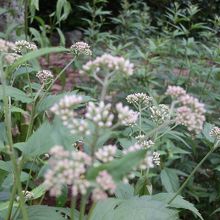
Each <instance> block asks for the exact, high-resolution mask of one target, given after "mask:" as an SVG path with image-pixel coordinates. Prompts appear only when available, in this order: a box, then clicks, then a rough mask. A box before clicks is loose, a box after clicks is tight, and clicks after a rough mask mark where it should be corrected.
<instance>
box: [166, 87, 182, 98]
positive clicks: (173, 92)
mask: <svg viewBox="0 0 220 220" xmlns="http://www.w3.org/2000/svg"><path fill="white" fill-rule="evenodd" d="M185 94H186V91H185V90H184V89H183V88H181V87H180V86H168V88H167V91H166V95H170V96H171V97H173V98H177V97H180V96H182V95H185Z"/></svg>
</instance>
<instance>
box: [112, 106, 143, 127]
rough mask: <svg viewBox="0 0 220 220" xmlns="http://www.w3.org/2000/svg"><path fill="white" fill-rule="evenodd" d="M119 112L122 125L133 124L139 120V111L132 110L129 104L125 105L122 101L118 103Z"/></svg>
mask: <svg viewBox="0 0 220 220" xmlns="http://www.w3.org/2000/svg"><path fill="white" fill-rule="evenodd" d="M116 110H117V112H118V121H119V122H120V123H121V124H122V125H133V124H135V123H136V122H137V120H138V117H139V113H138V112H135V111H133V110H131V109H130V108H129V107H128V106H123V104H122V103H118V104H117V105H116Z"/></svg>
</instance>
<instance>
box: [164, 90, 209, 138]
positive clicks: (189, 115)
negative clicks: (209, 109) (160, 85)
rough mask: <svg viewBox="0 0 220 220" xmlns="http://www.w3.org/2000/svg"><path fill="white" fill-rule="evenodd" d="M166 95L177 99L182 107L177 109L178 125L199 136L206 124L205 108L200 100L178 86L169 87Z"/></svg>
mask: <svg viewBox="0 0 220 220" xmlns="http://www.w3.org/2000/svg"><path fill="white" fill-rule="evenodd" d="M166 94H168V95H171V96H172V97H173V98H176V99H177V101H178V103H179V104H180V105H181V106H180V107H178V108H177V109H176V123H177V124H181V125H184V126H186V127H187V129H188V130H189V131H191V132H195V134H198V133H199V132H201V130H202V129H203V124H204V122H205V106H204V104H203V103H200V102H199V100H198V99H197V98H195V97H193V96H191V95H189V94H186V91H185V90H184V89H182V88H181V87H178V86H169V87H168V89H167V92H166Z"/></svg>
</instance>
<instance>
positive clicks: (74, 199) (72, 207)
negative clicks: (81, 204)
mask: <svg viewBox="0 0 220 220" xmlns="http://www.w3.org/2000/svg"><path fill="white" fill-rule="evenodd" d="M75 208H76V197H74V196H73V197H72V201H71V209H70V220H74V218H75V216H74V212H75Z"/></svg>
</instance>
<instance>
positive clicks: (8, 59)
mask: <svg viewBox="0 0 220 220" xmlns="http://www.w3.org/2000/svg"><path fill="white" fill-rule="evenodd" d="M20 57H21V56H20V55H18V54H16V53H8V54H5V56H4V59H5V61H6V62H7V63H9V64H12V63H14V62H15V61H16V60H18V59H19V58H20Z"/></svg>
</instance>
